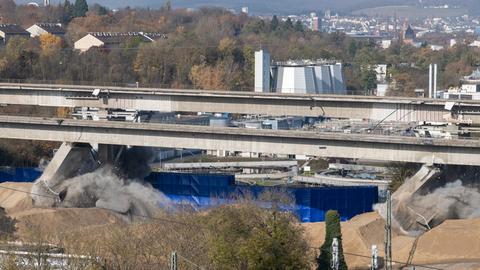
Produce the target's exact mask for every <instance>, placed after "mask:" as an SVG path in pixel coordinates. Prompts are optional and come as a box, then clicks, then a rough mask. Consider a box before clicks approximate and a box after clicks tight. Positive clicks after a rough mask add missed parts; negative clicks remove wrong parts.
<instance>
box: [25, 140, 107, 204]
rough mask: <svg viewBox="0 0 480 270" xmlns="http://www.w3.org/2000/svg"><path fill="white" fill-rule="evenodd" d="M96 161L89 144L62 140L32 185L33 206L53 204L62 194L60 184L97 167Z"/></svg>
mask: <svg viewBox="0 0 480 270" xmlns="http://www.w3.org/2000/svg"><path fill="white" fill-rule="evenodd" d="M98 166H99V163H98V161H97V160H96V158H95V156H94V152H93V151H92V147H91V145H90V144H82V143H68V142H64V143H62V145H61V146H60V148H58V150H57V151H56V152H55V155H54V156H53V158H52V160H51V161H50V163H49V164H48V166H47V167H46V168H45V170H44V171H43V174H42V175H41V176H40V178H39V179H38V180H37V181H36V182H35V184H34V185H33V187H32V193H33V194H35V195H32V199H33V201H34V205H35V206H41V207H52V206H55V205H56V204H57V203H58V202H59V200H60V199H61V196H62V194H61V193H62V190H61V189H62V187H61V184H62V182H63V181H65V180H66V179H69V178H72V177H75V176H79V175H82V174H85V173H89V172H92V171H94V170H95V169H97V168H98Z"/></svg>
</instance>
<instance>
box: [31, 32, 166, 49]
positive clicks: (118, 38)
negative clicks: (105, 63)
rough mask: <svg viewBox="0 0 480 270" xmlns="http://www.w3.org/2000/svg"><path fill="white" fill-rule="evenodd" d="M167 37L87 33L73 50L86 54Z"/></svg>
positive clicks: (133, 33)
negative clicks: (97, 48) (93, 48)
mask: <svg viewBox="0 0 480 270" xmlns="http://www.w3.org/2000/svg"><path fill="white" fill-rule="evenodd" d="M27 33H28V32H27ZM166 38H167V36H166V35H165V34H162V33H144V32H128V33H116V32H96V33H88V34H87V35H86V36H84V37H82V38H81V39H79V40H77V41H76V42H75V44H74V48H75V49H76V50H79V51H81V52H86V51H88V50H89V49H90V48H92V47H102V48H107V49H110V48H117V47H120V45H121V44H122V43H125V42H129V41H135V40H137V41H139V42H145V43H147V42H153V41H156V40H159V39H166Z"/></svg>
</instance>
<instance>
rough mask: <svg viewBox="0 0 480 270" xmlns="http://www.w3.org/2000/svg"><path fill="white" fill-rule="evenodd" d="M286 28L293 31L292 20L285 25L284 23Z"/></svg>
mask: <svg viewBox="0 0 480 270" xmlns="http://www.w3.org/2000/svg"><path fill="white" fill-rule="evenodd" d="M284 27H285V29H287V30H290V29H293V22H292V19H290V18H287V20H286V21H285V23H284Z"/></svg>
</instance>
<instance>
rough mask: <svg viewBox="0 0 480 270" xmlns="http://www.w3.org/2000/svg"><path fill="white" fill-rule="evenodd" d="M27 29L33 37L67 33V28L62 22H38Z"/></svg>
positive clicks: (61, 35)
mask: <svg viewBox="0 0 480 270" xmlns="http://www.w3.org/2000/svg"><path fill="white" fill-rule="evenodd" d="M27 31H28V32H29V33H30V36H31V37H38V36H40V35H44V34H52V35H55V36H60V37H63V36H64V35H65V28H63V26H62V24H61V23H36V24H34V25H32V26H30V27H29V28H27Z"/></svg>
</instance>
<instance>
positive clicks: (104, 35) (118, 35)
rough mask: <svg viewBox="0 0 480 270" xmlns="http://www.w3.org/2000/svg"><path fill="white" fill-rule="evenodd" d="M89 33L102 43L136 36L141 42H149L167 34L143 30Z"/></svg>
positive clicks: (120, 40) (165, 36)
mask: <svg viewBox="0 0 480 270" xmlns="http://www.w3.org/2000/svg"><path fill="white" fill-rule="evenodd" d="M89 34H90V35H92V36H94V37H96V38H98V39H99V40H101V41H103V42H104V43H122V42H124V41H127V40H130V39H132V38H136V37H138V38H139V39H140V40H141V41H142V42H151V41H154V40H158V39H166V38H167V35H165V34H162V33H144V32H92V33H89Z"/></svg>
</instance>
